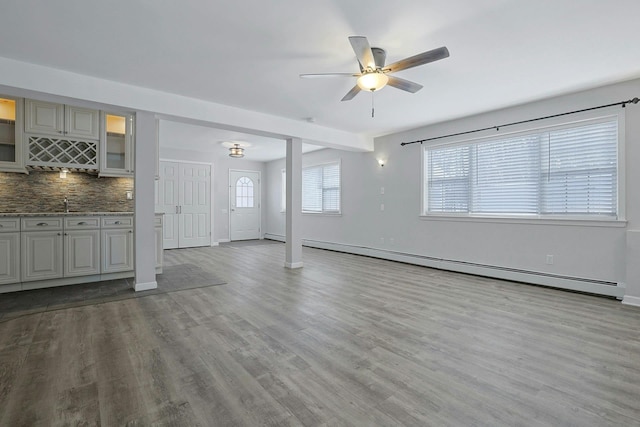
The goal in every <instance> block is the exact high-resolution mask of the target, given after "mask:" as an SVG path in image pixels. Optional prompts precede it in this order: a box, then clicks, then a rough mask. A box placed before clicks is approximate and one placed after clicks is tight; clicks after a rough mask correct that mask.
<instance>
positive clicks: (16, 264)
mask: <svg viewBox="0 0 640 427" xmlns="http://www.w3.org/2000/svg"><path fill="white" fill-rule="evenodd" d="M19 282H20V219H19V218H0V287H2V288H3V289H7V287H8V285H14V286H13V288H14V289H11V290H18V289H19V285H15V284H18V283H19Z"/></svg>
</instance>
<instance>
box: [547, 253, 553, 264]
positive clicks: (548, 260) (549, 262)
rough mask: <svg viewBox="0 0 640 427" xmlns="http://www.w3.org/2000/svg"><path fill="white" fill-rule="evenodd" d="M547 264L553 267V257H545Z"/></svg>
mask: <svg viewBox="0 0 640 427" xmlns="http://www.w3.org/2000/svg"><path fill="white" fill-rule="evenodd" d="M547 264H548V265H553V255H547Z"/></svg>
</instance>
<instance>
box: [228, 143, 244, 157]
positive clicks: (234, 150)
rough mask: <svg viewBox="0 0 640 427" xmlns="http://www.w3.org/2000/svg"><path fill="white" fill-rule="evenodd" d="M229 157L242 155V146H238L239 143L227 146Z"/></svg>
mask: <svg viewBox="0 0 640 427" xmlns="http://www.w3.org/2000/svg"><path fill="white" fill-rule="evenodd" d="M229 157H233V158H236V159H239V158H241V157H244V148H242V147H240V144H233V147H231V148H229Z"/></svg>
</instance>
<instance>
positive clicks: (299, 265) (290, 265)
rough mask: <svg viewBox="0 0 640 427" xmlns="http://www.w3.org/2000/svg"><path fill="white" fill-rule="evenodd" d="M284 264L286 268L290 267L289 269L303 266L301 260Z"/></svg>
mask: <svg viewBox="0 0 640 427" xmlns="http://www.w3.org/2000/svg"><path fill="white" fill-rule="evenodd" d="M284 266H285V267H286V268H290V269H292V270H293V269H296V268H302V267H303V263H302V262H285V263H284Z"/></svg>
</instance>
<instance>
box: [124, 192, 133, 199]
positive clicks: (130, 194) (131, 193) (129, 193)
mask: <svg viewBox="0 0 640 427" xmlns="http://www.w3.org/2000/svg"><path fill="white" fill-rule="evenodd" d="M125 195H126V196H127V200H133V191H131V190H129V191H127V192H126V193H125Z"/></svg>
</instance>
